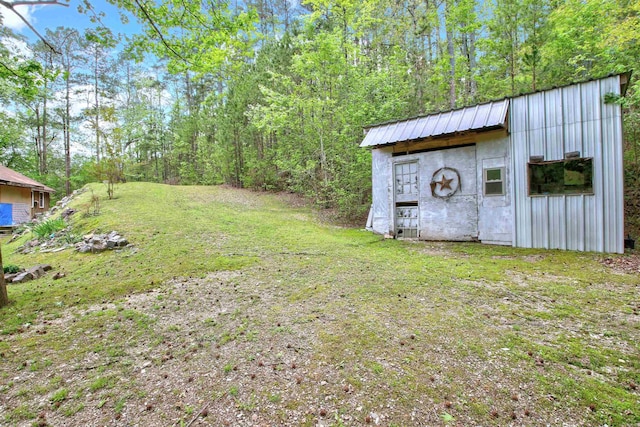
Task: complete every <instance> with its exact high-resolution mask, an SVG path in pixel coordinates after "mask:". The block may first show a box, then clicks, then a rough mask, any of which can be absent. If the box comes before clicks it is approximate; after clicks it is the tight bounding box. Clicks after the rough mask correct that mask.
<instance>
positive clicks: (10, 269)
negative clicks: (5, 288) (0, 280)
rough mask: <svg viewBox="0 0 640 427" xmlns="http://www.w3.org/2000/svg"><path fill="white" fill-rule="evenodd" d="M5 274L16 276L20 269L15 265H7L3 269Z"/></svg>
mask: <svg viewBox="0 0 640 427" xmlns="http://www.w3.org/2000/svg"><path fill="white" fill-rule="evenodd" d="M3 269H4V274H15V273H17V272H19V271H20V267H18V266H17V265H15V264H7V265H5V266H4V267H3Z"/></svg>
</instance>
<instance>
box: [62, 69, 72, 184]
mask: <svg viewBox="0 0 640 427" xmlns="http://www.w3.org/2000/svg"><path fill="white" fill-rule="evenodd" d="M69 86H70V82H69V77H67V81H66V88H65V117H64V120H63V121H62V122H63V132H64V178H65V180H64V190H65V193H66V194H67V196H68V195H69V194H71V117H70V115H71V96H70V92H71V88H70V87H69Z"/></svg>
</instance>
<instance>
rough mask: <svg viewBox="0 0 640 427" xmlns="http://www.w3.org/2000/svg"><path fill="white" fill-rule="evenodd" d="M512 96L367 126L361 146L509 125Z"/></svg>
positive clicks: (485, 129) (436, 136) (387, 143)
mask: <svg viewBox="0 0 640 427" xmlns="http://www.w3.org/2000/svg"><path fill="white" fill-rule="evenodd" d="M508 109H509V98H506V99H503V100H500V101H492V102H487V103H485V104H479V105H474V106H472V107H465V108H460V109H456V110H451V111H446V112H442V113H437V114H430V115H428V116H423V117H416V118H413V119H408V120H400V121H396V122H390V123H383V124H379V125H373V126H370V127H368V128H367V134H366V136H365V138H364V140H363V141H362V143H361V144H360V147H379V146H382V145H393V144H397V143H399V142H403V141H414V140H419V139H425V138H438V137H444V136H449V135H456V134H460V133H465V132H472V131H487V130H493V129H499V128H505V127H506V121H507V111H508Z"/></svg>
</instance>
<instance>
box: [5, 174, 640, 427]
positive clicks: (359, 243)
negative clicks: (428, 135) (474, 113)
mask: <svg viewBox="0 0 640 427" xmlns="http://www.w3.org/2000/svg"><path fill="white" fill-rule="evenodd" d="M91 188H92V191H87V192H85V193H83V194H82V195H80V196H79V197H78V198H77V199H76V200H74V201H73V203H72V204H71V206H72V207H75V208H76V209H78V210H79V212H78V213H76V214H75V215H73V216H72V217H71V227H72V229H73V231H74V232H75V233H76V234H78V235H81V234H85V233H89V232H92V231H98V232H109V231H111V230H116V231H118V232H119V233H121V234H122V235H124V236H125V237H126V238H127V239H128V240H129V241H130V242H131V243H132V244H133V247H131V248H127V249H124V250H121V251H111V252H103V253H101V254H80V253H77V252H74V251H73V250H71V249H68V250H64V251H61V252H56V253H51V252H50V253H34V254H27V255H20V254H17V253H14V251H15V250H16V249H17V247H18V246H19V245H21V244H22V243H24V242H25V241H26V240H28V239H29V236H25V237H23V238H21V239H20V240H18V241H17V242H14V243H11V244H3V248H2V249H3V256H4V259H5V264H9V263H11V264H17V265H19V266H24V267H27V266H30V265H35V264H38V263H50V264H52V265H53V267H54V271H59V272H64V273H66V277H64V278H62V279H60V280H53V278H52V274H49V275H48V276H46V277H45V278H42V279H39V280H37V281H33V282H27V283H24V284H19V285H9V297H10V298H11V299H12V300H13V304H12V305H11V306H9V307H7V308H5V309H2V310H0V325H1V328H2V332H3V334H2V335H1V336H0V339H1V341H0V357H1V363H0V384H2V386H1V390H2V398H1V400H0V417H2V418H0V424H1V423H4V424H5V425H24V426H28V425H33V424H38V423H39V424H40V425H45V424H47V423H48V425H78V426H80V425H82V426H84V425H96V426H97V425H148V426H156V425H180V424H181V423H182V424H188V423H190V422H192V421H193V424H191V425H212V426H219V425H239V426H244V425H247V426H249V425H251V426H254V425H288V426H298V425H318V424H320V425H353V426H358V425H366V424H372V425H385V426H391V425H402V426H410V425H439V424H449V423H452V424H456V423H458V424H460V425H505V424H510V423H513V424H517V425H541V424H552V425H558V424H562V423H563V422H564V423H567V424H569V425H586V424H603V423H607V424H609V425H629V424H635V423H638V422H640V411H638V408H639V407H640V396H639V394H638V393H639V392H638V389H637V387H638V386H637V385H638V384H640V351H639V350H640V347H639V344H638V343H639V342H640V340H639V338H640V323H639V318H640V300H639V299H638V286H639V284H640V280H639V279H638V275H637V274H634V273H625V272H624V271H622V270H616V269H614V268H611V267H609V266H607V265H605V263H603V262H602V261H603V259H602V256H600V255H594V254H580V253H573V252H560V251H533V250H522V249H513V248H505V247H491V246H483V245H479V244H454V243H424V242H420V243H414V242H401V241H393V240H383V239H382V238H381V237H380V236H375V235H373V234H371V233H368V232H365V231H362V230H357V229H345V228H339V227H335V226H331V225H328V224H323V223H321V222H320V221H318V219H317V218H316V216H315V215H314V213H313V212H311V211H310V210H308V209H307V208H305V207H303V206H300V205H295V203H293V202H294V200H293V199H289V198H287V197H284V196H276V195H267V194H256V193H252V192H249V191H243V190H237V189H229V188H224V187H172V186H164V185H157V184H142V183H135V184H126V185H122V186H120V187H119V188H118V189H117V191H116V199H114V200H106V199H105V198H104V194H103V193H104V189H103V187H101V186H97V185H96V186H93V187H91ZM92 194H93V195H99V196H100V197H101V199H100V209H99V214H98V215H86V213H87V212H88V211H90V210H91V209H90V207H91V206H90V205H91V204H90V200H91V196H92ZM292 204H293V206H292ZM626 259H627V258H626V257H617V258H615V259H613V261H609V263H608V264H614V265H615V264H618V263H619V262H618V261H621V262H623V261H625V260H626Z"/></svg>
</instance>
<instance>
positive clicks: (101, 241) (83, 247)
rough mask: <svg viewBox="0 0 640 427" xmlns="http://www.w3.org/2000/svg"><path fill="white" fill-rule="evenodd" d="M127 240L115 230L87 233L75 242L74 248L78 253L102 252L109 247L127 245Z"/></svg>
mask: <svg viewBox="0 0 640 427" xmlns="http://www.w3.org/2000/svg"><path fill="white" fill-rule="evenodd" d="M128 245H129V242H128V241H127V239H125V238H124V237H122V236H121V235H120V234H118V233H117V232H116V231H112V232H111V233H109V234H93V233H92V234H87V235H86V236H83V237H82V241H81V242H78V243H76V250H77V251H78V252H80V253H86V252H92V253H97V252H103V251H106V250H111V249H122V248H124V247H127V246H128Z"/></svg>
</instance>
